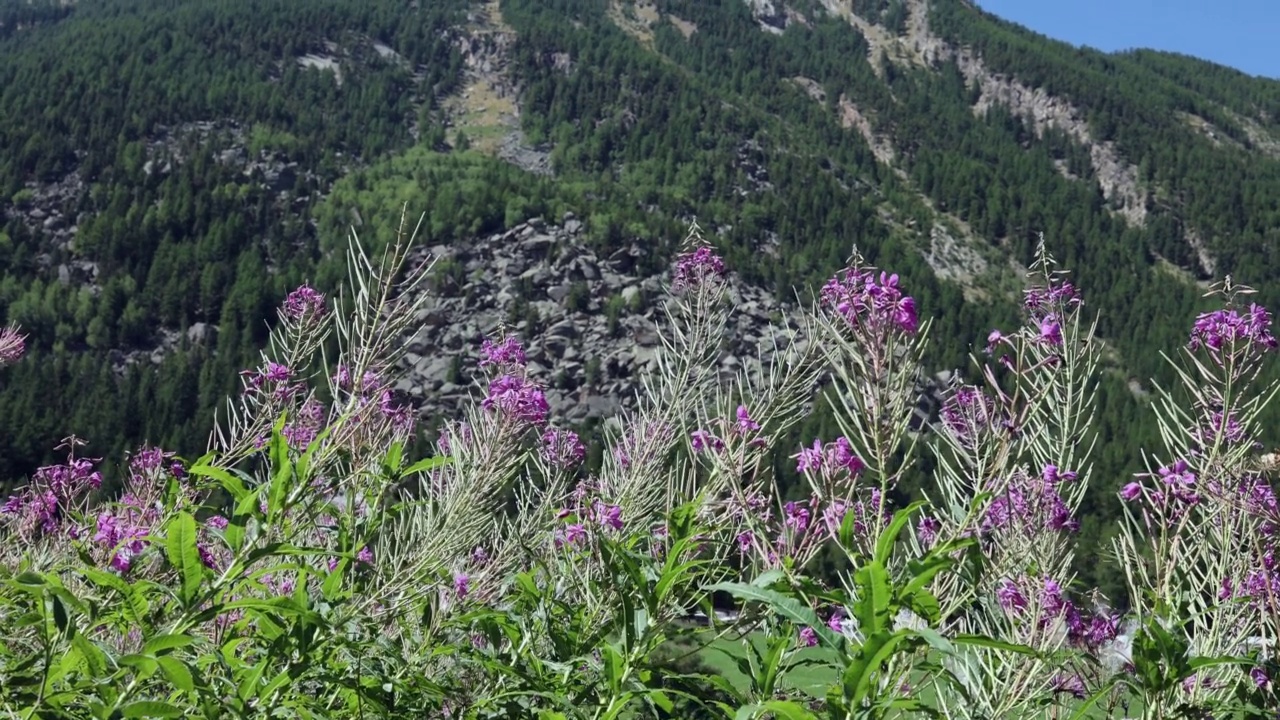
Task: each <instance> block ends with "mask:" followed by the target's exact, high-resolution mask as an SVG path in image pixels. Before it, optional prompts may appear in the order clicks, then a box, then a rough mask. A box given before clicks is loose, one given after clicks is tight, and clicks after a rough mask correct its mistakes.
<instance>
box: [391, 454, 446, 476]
mask: <svg viewBox="0 0 1280 720" xmlns="http://www.w3.org/2000/svg"><path fill="white" fill-rule="evenodd" d="M451 462H453V458H451V457H449V456H448V455H437V456H435V457H429V458H423V459H422V460H419V461H418V462H416V463H414V464H412V465H410V466H409V467H407V468H405V469H404V471H403V472H402V473H400V475H401V476H402V477H403V476H406V475H413V474H415V473H424V472H427V471H430V470H435V469H436V468H438V467H444V466H445V465H448V464H449V463H451Z"/></svg>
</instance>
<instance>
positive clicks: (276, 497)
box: [267, 416, 293, 522]
mask: <svg viewBox="0 0 1280 720" xmlns="http://www.w3.org/2000/svg"><path fill="white" fill-rule="evenodd" d="M283 424H284V416H281V417H280V421H279V422H278V423H277V424H276V425H277V427H276V429H275V431H274V432H272V434H271V443H270V449H271V468H272V470H273V471H274V473H273V474H272V476H271V492H270V495H269V496H268V501H269V502H270V505H269V506H268V507H267V518H268V520H269V521H271V522H274V521H275V519H276V518H278V517H280V513H282V512H284V509H285V508H284V501H285V498H286V497H287V496H288V493H289V481H290V480H291V479H292V478H293V463H292V462H290V461H289V443H288V442H286V441H285V439H284V435H283V434H282V433H281V429H282V428H283Z"/></svg>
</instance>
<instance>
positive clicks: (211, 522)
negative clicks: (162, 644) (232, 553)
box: [205, 515, 228, 530]
mask: <svg viewBox="0 0 1280 720" xmlns="http://www.w3.org/2000/svg"><path fill="white" fill-rule="evenodd" d="M205 524H206V525H208V526H209V527H211V528H213V529H215V530H225V529H226V527H227V524H228V522H227V519H226V518H224V517H222V516H221V515H214V516H213V517H210V518H209V519H208V520H206V521H205Z"/></svg>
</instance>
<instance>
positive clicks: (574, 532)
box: [555, 523, 587, 548]
mask: <svg viewBox="0 0 1280 720" xmlns="http://www.w3.org/2000/svg"><path fill="white" fill-rule="evenodd" d="M586 541H587V529H586V528H585V527H583V526H582V525H580V524H578V523H572V524H570V525H567V526H565V528H564V530H563V531H556V537H555V544H556V548H561V547H563V546H565V545H581V544H582V543H585V542H586Z"/></svg>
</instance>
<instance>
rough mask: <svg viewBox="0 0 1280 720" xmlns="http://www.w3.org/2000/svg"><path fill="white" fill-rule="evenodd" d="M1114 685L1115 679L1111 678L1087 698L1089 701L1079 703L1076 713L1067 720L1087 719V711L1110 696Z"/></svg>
mask: <svg viewBox="0 0 1280 720" xmlns="http://www.w3.org/2000/svg"><path fill="white" fill-rule="evenodd" d="M1116 684H1117V678H1116V677H1112V678H1111V679H1110V680H1108V681H1107V682H1106V683H1105V684H1103V686H1102V688H1101V689H1099V690H1098V692H1096V693H1094V694H1093V695H1091V696H1090V697H1089V699H1087V700H1085V701H1084V702H1083V703H1081V704H1080V707H1078V708H1076V711H1075V712H1074V713H1072V714H1071V717H1070V718H1069V720H1083V718H1085V717H1087V716H1088V715H1089V711H1090V710H1092V709H1093V707H1094V706H1095V705H1097V704H1098V703H1100V702H1102V700H1103V699H1105V698H1106V697H1107V696H1108V695H1110V694H1111V691H1112V689H1114V688H1115V686H1116Z"/></svg>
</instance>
